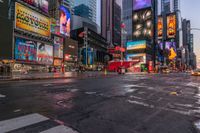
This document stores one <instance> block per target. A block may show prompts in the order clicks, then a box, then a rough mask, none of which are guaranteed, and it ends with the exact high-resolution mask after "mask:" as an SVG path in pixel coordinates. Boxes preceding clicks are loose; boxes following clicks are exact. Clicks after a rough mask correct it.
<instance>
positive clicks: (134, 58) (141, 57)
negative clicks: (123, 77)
mask: <svg viewBox="0 0 200 133" xmlns="http://www.w3.org/2000/svg"><path fill="white" fill-rule="evenodd" d="M126 60H127V61H139V62H140V63H146V60H147V59H146V54H145V53H139V54H127V55H126Z"/></svg>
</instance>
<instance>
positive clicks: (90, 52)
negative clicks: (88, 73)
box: [83, 48, 94, 65]
mask: <svg viewBox="0 0 200 133" xmlns="http://www.w3.org/2000/svg"><path fill="white" fill-rule="evenodd" d="M86 62H87V65H93V64H94V50H93V48H87V61H86V48H84V49H83V64H84V65H86Z"/></svg>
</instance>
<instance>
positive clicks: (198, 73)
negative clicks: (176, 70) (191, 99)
mask: <svg viewBox="0 0 200 133" xmlns="http://www.w3.org/2000/svg"><path fill="white" fill-rule="evenodd" d="M191 74H192V76H200V69H197V70H194V71H192V72H191Z"/></svg>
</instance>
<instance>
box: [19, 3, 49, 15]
mask: <svg viewBox="0 0 200 133" xmlns="http://www.w3.org/2000/svg"><path fill="white" fill-rule="evenodd" d="M22 1H24V2H25V3H27V4H29V5H31V6H33V7H35V8H38V9H39V10H41V11H43V12H45V13H48V10H49V8H48V7H49V2H48V0H22Z"/></svg>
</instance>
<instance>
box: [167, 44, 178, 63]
mask: <svg viewBox="0 0 200 133" xmlns="http://www.w3.org/2000/svg"><path fill="white" fill-rule="evenodd" d="M165 48H166V50H167V51H168V52H169V56H168V58H169V59H170V60H173V59H175V58H176V56H177V48H176V43H175V42H166V43H165Z"/></svg>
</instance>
